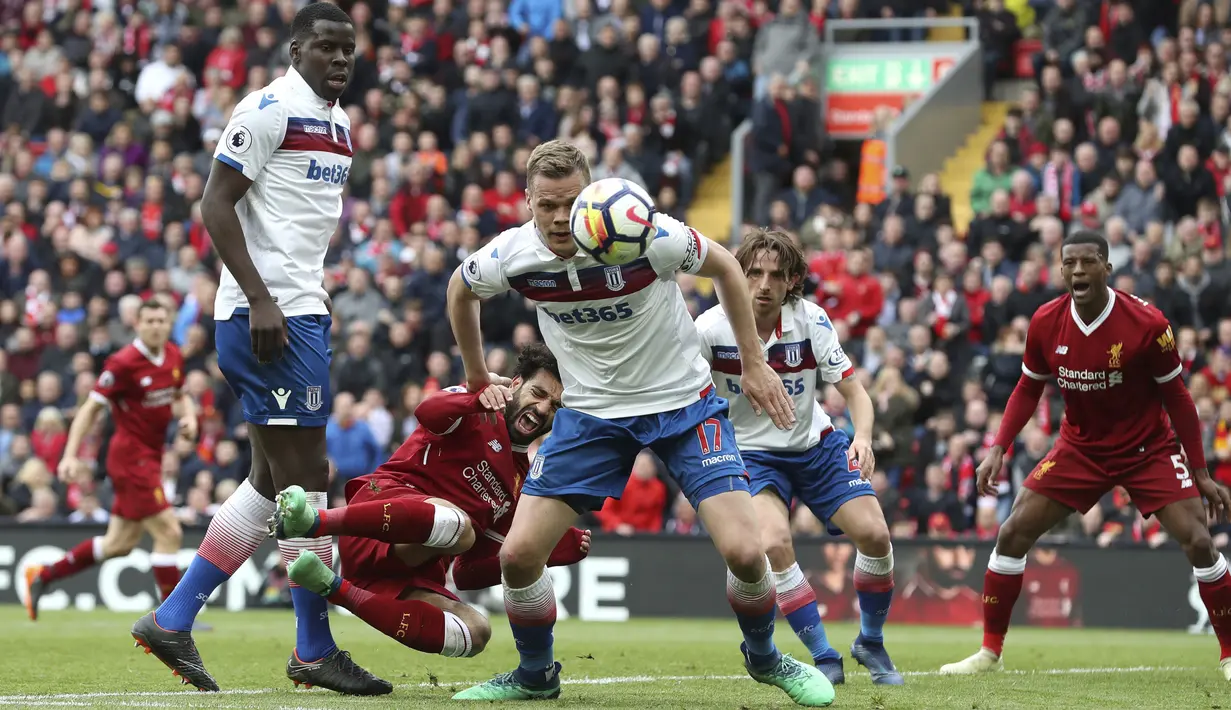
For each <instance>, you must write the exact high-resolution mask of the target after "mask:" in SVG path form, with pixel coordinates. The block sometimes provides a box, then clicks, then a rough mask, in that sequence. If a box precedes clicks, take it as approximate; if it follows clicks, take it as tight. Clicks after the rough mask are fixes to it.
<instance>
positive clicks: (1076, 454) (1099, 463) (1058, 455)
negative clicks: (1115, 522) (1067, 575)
mask: <svg viewBox="0 0 1231 710" xmlns="http://www.w3.org/2000/svg"><path fill="white" fill-rule="evenodd" d="M1116 486H1123V487H1124V489H1125V490H1126V491H1128V495H1129V498H1130V499H1132V501H1133V504H1134V505H1136V506H1137V509H1138V510H1140V511H1141V514H1142V515H1145V516H1147V517H1148V516H1150V515H1153V514H1154V513H1157V512H1158V511H1159V510H1161V509H1163V508H1165V507H1166V506H1168V505H1171V504H1172V503H1176V502H1179V501H1182V500H1186V499H1188V498H1197V497H1198V496H1199V495H1200V494H1199V493H1198V491H1197V486H1196V485H1195V484H1194V482H1193V479H1192V475H1191V473H1190V472H1189V470H1188V465H1187V464H1186V463H1185V462H1184V458H1183V456H1182V455H1181V453H1180V447H1179V446H1178V445H1177V444H1174V443H1168V444H1165V445H1162V446H1159V447H1157V448H1156V449H1155V450H1154V451H1152V452H1149V453H1133V454H1130V455H1125V456H1118V457H1115V458H1099V459H1097V460H1096V459H1092V458H1090V457H1089V456H1086V455H1085V454H1083V453H1082V452H1081V451H1079V450H1078V449H1077V448H1075V447H1074V446H1072V445H1071V444H1069V443H1067V442H1065V441H1064V440H1063V439H1060V440H1058V441H1056V445H1055V446H1054V447H1053V448H1052V450H1051V451H1049V452H1048V453H1047V456H1044V457H1043V460H1042V461H1040V462H1039V465H1038V466H1035V468H1034V471H1032V472H1031V473H1030V475H1029V476H1027V477H1026V487H1027V488H1029V489H1030V490H1032V491H1034V492H1035V493H1038V494H1040V495H1044V496H1047V497H1048V498H1050V499H1052V500H1054V501H1056V502H1057V503H1060V504H1062V505H1066V506H1068V507H1070V508H1073V509H1075V510H1077V511H1078V512H1079V513H1085V512H1086V511H1088V510H1090V509H1091V508H1093V507H1094V506H1095V505H1096V504H1098V502H1099V499H1100V498H1102V497H1103V495H1104V494H1105V493H1107V492H1108V491H1110V490H1111V489H1112V488H1115V487H1116Z"/></svg>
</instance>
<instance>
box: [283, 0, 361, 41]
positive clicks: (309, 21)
mask: <svg viewBox="0 0 1231 710" xmlns="http://www.w3.org/2000/svg"><path fill="white" fill-rule="evenodd" d="M321 20H324V21H325V22H340V23H342V24H344V25H353V24H354V20H352V19H351V18H350V15H348V14H346V11H345V10H343V9H342V8H340V7H338V6H337V5H334V4H333V3H330V2H314V3H309V4H307V5H304V6H303V8H302V9H301V10H300V11H299V12H297V13H295V19H294V20H292V21H291V38H292V39H297V40H301V41H302V40H303V39H305V38H307V36H308V35H310V34H312V32H313V31H314V30H315V29H316V23H317V22H318V21H321Z"/></svg>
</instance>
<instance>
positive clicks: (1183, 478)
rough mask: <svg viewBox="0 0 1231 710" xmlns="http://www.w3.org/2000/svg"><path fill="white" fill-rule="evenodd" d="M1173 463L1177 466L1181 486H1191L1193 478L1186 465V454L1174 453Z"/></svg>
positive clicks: (1177, 475) (1176, 475)
mask: <svg viewBox="0 0 1231 710" xmlns="http://www.w3.org/2000/svg"><path fill="white" fill-rule="evenodd" d="M1171 465H1172V466H1175V477H1176V478H1178V479H1179V480H1180V488H1191V487H1192V485H1193V480H1192V478H1190V477H1189V475H1188V466H1186V465H1184V455H1183V454H1172V455H1171Z"/></svg>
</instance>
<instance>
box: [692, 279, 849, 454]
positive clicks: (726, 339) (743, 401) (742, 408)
mask: <svg viewBox="0 0 1231 710" xmlns="http://www.w3.org/2000/svg"><path fill="white" fill-rule="evenodd" d="M697 330H698V331H699V332H700V333H701V342H702V350H703V352H704V353H705V359H706V360H708V361H709V362H710V366H711V367H712V368H713V376H714V387H715V388H717V392H718V395H719V396H720V397H725V398H726V399H727V400H728V401H729V402H730V403H731V414H730V418H731V423H732V424H733V425H735V438H736V441H737V442H738V443H739V448H740V450H741V451H807V450H808V449H811V448H812V447H813V446H816V445H817V443H819V442H820V440H821V432H823V431H825V430H826V429H828V428H829V427H830V426H832V423H831V422H830V420H829V415H828V414H826V413H825V411H824V410H823V409H821V405H820V404H819V403H818V402H817V401H816V386H817V381H818V379H819V380H823V381H825V382H829V383H836V382H840V381H841V380H843V379H844V378H846V377H850V376H851V375H853V374H854V373H855V366H854V365H852V364H851V361H850V358H848V357H847V356H846V353H845V352H843V350H842V345H841V344H840V343H839V342H838V336H837V334H836V333H834V329H833V323H831V322H830V320H829V316H828V315H826V314H825V309H824V308H821V307H820V306H818V305H816V304H815V303H812V302H811V301H804V300H798V301H795V302H794V303H788V304H786V305H784V306H783V307H782V322H781V323H780V324H779V326H778V330H777V331H775V333H774V336H773V337H772V338H770V340H769V342H768V343H763V346H764V348H765V358H766V360H767V361H768V362H769V365H770V367H772V368H773V369H774V372H777V373H778V374H779V376H781V377H782V383H783V385H785V386H786V389H787V392H788V393H789V394H790V395H791V399H792V400H793V401H794V402H795V426H794V427H793V428H791V429H787V430H785V431H784V430H782V429H779V428H778V427H776V426H774V423H773V421H772V420H771V419H770V418H769V415H767V414H762V415H761V416H757V415H756V413H755V412H753V411H752V405H751V404H749V403H748V400H747V398H745V397H744V396H743V393H742V392H741V390H740V385H739V378H740V375H741V374H742V368H741V367H740V359H739V349H738V348H737V347H736V346H735V333H734V332H733V331H732V330H731V322H730V321H729V320H727V314H726V313H725V312H724V311H723V310H722V306H715V307H713V308H711V309H709V310H708V311H706V312H705V313H702V314H701V315H700V316H698V317H697Z"/></svg>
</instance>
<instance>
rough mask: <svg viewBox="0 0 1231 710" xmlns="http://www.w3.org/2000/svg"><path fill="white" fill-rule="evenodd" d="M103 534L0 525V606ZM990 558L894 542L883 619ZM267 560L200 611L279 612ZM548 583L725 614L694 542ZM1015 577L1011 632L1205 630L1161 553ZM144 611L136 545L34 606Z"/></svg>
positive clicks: (830, 574) (640, 539)
mask: <svg viewBox="0 0 1231 710" xmlns="http://www.w3.org/2000/svg"><path fill="white" fill-rule="evenodd" d="M102 532H103V529H102V528H101V527H96V526H89V525H72V526H70V525H12V524H4V523H0V603H3V604H18V603H20V601H21V600H20V599H19V592H18V588H19V587H20V586H21V585H20V584H19V580H20V579H21V575H22V573H23V570H24V569H25V567H26V566H28V565H31V564H45V563H50V562H54V561H55V560H57V559H59V558H60V557H62V556H63V555H64V553H65V551H66V550H68V549H69V548H71V547H72V546H73V545H74V544H76V543H77V542H79V541H81V540H82V539H83V538H85V537H88V536H90V535H96V534H98V535H101V534H102ZM204 532H205V531H204V529H203V528H188V529H185V531H184V549H182V550H181V551H180V560H179V561H180V565H181V566H182V567H183V566H187V565H188V563H189V561H191V559H192V556H193V554H194V551H195V549H196V547H197V545H198V544H199V543H200V541H201V538H202V537H203V536H204ZM796 545H797V551H798V554H799V563H800V566H801V567H802V568H803V570H804V574H805V575H806V577H807V578H808V580H809V581H810V582H811V583H812V586H813V587H814V589H815V590H816V593H817V599H818V601H819V603H820V605H821V613H822V616H823V617H824V618H825V619H826V620H830V621H844V620H855V619H857V618H858V609H857V603H856V597H855V590H854V586H853V579H852V575H851V568H852V563H853V561H854V549H853V548H852V547H851V546H850V544H849V543H847V542H844V541H840V540H833V539H800V540H798V541H797V543H796ZM991 549H992V548H991V545H990V544H989V543H983V542H979V543H975V542H962V541H949V540H900V541H897V542H895V543H894V559H895V561H896V570H895V572H894V577H895V580H896V584H897V591H896V595H895V597H894V603H893V610H892V612H891V614H890V621H891V622H893V623H907V624H910V623H918V624H943V625H960V626H978V625H979V624H980V623H981V619H982V611H981V604H982V598H981V592H980V590H981V588H982V580H983V571H984V569H985V567H986V565H987V558H988V555H989V554H990V552H991ZM279 565H280V561H279V556H278V551H277V548H276V546H275V544H274V542H273V541H272V540H270V541H266V542H265V543H264V544H263V545H262V546H261V547H260V549H259V550H258V551H257V554H255V555H254V556H253V558H252V559H251V560H249V561H248V562H247V563H245V564H244V566H243V567H242V568H240V570H239V571H238V572H237V573H236V575H235V576H234V577H233V578H232V579H231V580H230V581H229V582H228V583H227V584H225V585H224V586H223V587H222V588H220V589H219V590H218V591H217V592H216V593H215V595H214V596H213V597H211V600H210V604H209V607H210V609H212V610H223V609H225V610H228V611H242V610H244V609H248V608H253V607H260V606H267V605H269V604H277V603H280V602H279V601H278V600H277V599H276V598H275V597H276V595H271V594H270V593H268V591H269V587H270V585H269V584H268V582H269V580H270V578H271V571H274V572H276V568H277V567H278V566H279ZM343 573H345V570H343ZM552 574H553V577H554V581H555V588H556V593H557V596H558V597H559V599H560V609H561V613H560V615H561V616H562V617H568V616H572V617H578V618H581V619H583V620H589V621H609V622H619V621H624V620H626V619H629V618H645V617H702V618H704V617H714V618H725V617H727V616H729V615H730V613H731V612H730V607H729V606H728V604H727V599H726V594H725V591H724V570H723V564H722V560H721V559H720V558H719V556H718V555H717V553H716V552H715V551H714V549H713V547H712V545H711V544H710V542H709V540H708V539H707V538H702V537H687V536H651V535H644V536H634V537H617V536H607V535H596V536H595V538H594V545H593V548H592V550H591V555H590V557H589V558H588V559H586V560H585V561H583V562H581V563H580V564H578V565H575V566H573V567H568V568H557V569H553V570H552ZM1025 574H1026V578H1025V581H1024V586H1023V589H1022V596H1021V599H1020V600H1019V601H1018V603H1017V607H1016V611H1015V614H1016V616H1017V618H1015V623H1019V624H1028V625H1035V626H1052V627H1065V626H1072V627H1076V626H1092V627H1121V628H1153V629H1176V630H1189V631H1192V632H1194V633H1196V632H1202V631H1205V630H1207V629H1208V620H1207V618H1206V613H1205V610H1204V608H1203V606H1202V604H1201V601H1200V598H1199V597H1198V594H1197V588H1196V583H1195V581H1194V579H1193V577H1192V569H1191V567H1190V566H1189V565H1188V563H1187V561H1186V560H1185V559H1184V556H1183V554H1182V553H1181V552H1180V550H1179V549H1178V548H1175V547H1173V546H1172V547H1164V548H1160V549H1149V548H1144V547H1143V548H1137V547H1114V548H1108V549H1100V548H1097V547H1094V546H1085V545H1080V546H1078V545H1069V546H1053V547H1039V548H1038V549H1036V550H1035V551H1034V552H1033V553H1032V554H1031V557H1030V560H1029V564H1028V566H1027V568H1026V573H1025ZM273 576H275V577H276V574H275V575H273ZM154 603H155V596H154V587H153V581H152V579H151V577H150V575H149V554H148V552H147V551H146V550H145V549H138V550H136V551H134V552H133V553H132V554H131V555H129V556H127V557H124V558H117V559H112V560H107V561H106V562H104V563H103V564H102V565H100V566H97V567H94V568H92V569H89V570H87V571H85V572H83V573H82V574H79V575H77V576H75V577H72V578H70V579H67V580H64V581H62V582H58V583H57V584H56V585H55V587H54V588H53V591H52V592H50V593H49V594H47V595H46V596H44V597H43V601H42V603H41V605H40V608H41V609H43V610H46V611H54V610H56V609H64V608H69V607H75V608H78V609H86V610H88V609H94V608H106V609H110V610H113V611H123V612H131V613H134V614H139V613H143V612H145V611H146V610H148V609H150V608H151V607H152V606H153V605H154Z"/></svg>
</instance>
